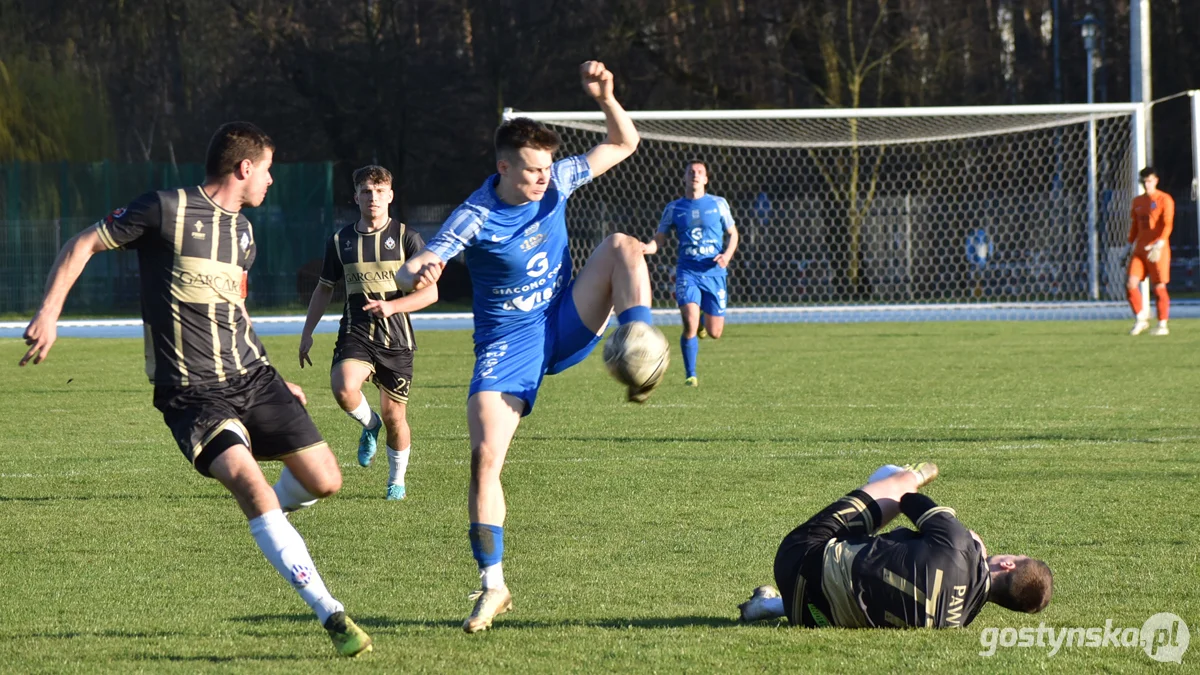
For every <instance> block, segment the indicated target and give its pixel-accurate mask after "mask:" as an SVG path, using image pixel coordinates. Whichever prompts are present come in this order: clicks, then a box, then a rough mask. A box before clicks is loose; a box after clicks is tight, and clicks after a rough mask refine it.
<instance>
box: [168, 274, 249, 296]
mask: <svg viewBox="0 0 1200 675" xmlns="http://www.w3.org/2000/svg"><path fill="white" fill-rule="evenodd" d="M178 278H179V283H180V284H181V285H183V286H204V287H207V288H212V289H216V290H217V291H226V292H229V293H240V292H241V290H242V280H241V279H235V278H233V277H231V276H229V275H226V274H205V273H202V272H192V271H189V270H179V277H178Z"/></svg>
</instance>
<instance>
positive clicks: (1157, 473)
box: [0, 320, 1200, 673]
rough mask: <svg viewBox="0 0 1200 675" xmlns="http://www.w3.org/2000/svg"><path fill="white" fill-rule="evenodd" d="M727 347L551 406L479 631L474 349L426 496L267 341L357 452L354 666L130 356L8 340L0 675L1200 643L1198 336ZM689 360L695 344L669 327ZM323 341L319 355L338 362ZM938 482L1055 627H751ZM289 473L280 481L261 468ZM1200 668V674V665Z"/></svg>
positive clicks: (518, 474) (894, 338) (422, 667)
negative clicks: (817, 555)
mask: <svg viewBox="0 0 1200 675" xmlns="http://www.w3.org/2000/svg"><path fill="white" fill-rule="evenodd" d="M1126 327H1127V326H1126V325H1125V324H1124V322H1122V323H1117V322H1077V323H933V324H856V325H765V326H741V325H731V326H729V328H728V330H727V335H726V338H725V339H723V340H721V341H720V342H713V341H704V342H702V343H701V349H700V382H701V387H700V388H699V389H696V390H693V389H687V388H684V387H683V386H682V380H683V375H682V369H681V366H680V364H679V359H678V350H677V348H676V349H674V350H673V356H674V359H675V361H674V363H673V364H672V366H671V372H670V375H669V379H668V381H667V383H666V384H665V385H664V386H663V388H662V389H661V390H660V391H659V392H657V393H656V394H655V396H654V397H653V398H652V399H651V403H649V404H648V405H646V406H642V407H638V406H633V405H629V404H625V403H622V401H621V394H620V390H619V387H618V386H617V385H616V384H615V383H613V382H612V381H611V380H609V378H608V376H607V375H606V374H605V372H604V369H603V366H602V364H601V363H600V361H599V359H598V357H597V356H593V357H592V358H591V359H589V360H588V361H586V362H585V363H583V364H581V365H580V366H578V367H576V368H574V369H572V370H570V371H568V372H567V373H564V374H562V375H558V376H555V377H552V378H549V379H548V380H547V382H546V384H545V387H544V389H543V392H542V394H541V397H540V398H539V401H538V407H537V410H536V412H535V413H534V414H533V415H532V416H530V417H528V418H526V420H525V421H524V423H523V425H522V427H521V429H520V431H519V433H518V436H517V439H516V441H515V443H514V445H513V448H512V450H511V452H510V455H509V463H508V465H507V467H506V469H505V472H504V485H505V489H506V491H507V497H508V504H509V518H508V523H507V536H506V560H505V563H506V564H505V572H506V576H507V577H508V581H509V584H510V586H511V587H512V589H513V591H514V594H515V610H514V611H513V613H511V614H509V615H507V616H504V617H501V618H500V619H499V620H498V621H497V624H496V628H495V629H494V630H493V631H491V632H489V633H485V634H481V635H476V636H467V635H465V634H463V632H462V631H461V630H460V629H459V626H460V624H461V622H462V619H463V617H464V616H465V615H466V613H467V612H468V611H469V609H470V603H469V602H468V600H467V599H466V595H467V593H468V592H469V591H470V590H472V589H473V588H475V586H476V585H477V583H478V581H477V578H476V572H475V566H474V562H473V561H472V559H471V556H470V552H469V548H468V545H467V540H466V525H467V523H466V508H465V500H466V483H467V476H468V464H467V458H468V453H467V434H466V426H465V423H464V407H465V406H464V401H465V398H466V382H467V378H468V377H469V374H470V369H471V359H470V338H469V335H468V334H467V333H465V332H455V333H449V332H448V333H431V332H426V333H424V334H422V335H421V336H419V340H420V344H421V347H420V350H419V352H418V354H417V361H416V364H417V374H416V382H415V384H414V386H413V395H412V401H411V404H410V414H409V418H410V421H411V424H412V428H413V437H414V450H413V460H412V465H411V467H410V470H409V481H408V482H409V495H410V497H409V499H408V500H407V501H405V502H403V503H389V502H385V501H384V500H383V499H382V497H383V492H384V482H385V478H386V463H383V462H380V463H378V464H377V465H376V466H373V467H372V468H370V469H361V468H359V467H358V466H357V464H355V462H354V450H355V441H356V439H357V435H358V434H357V431H356V427H355V425H354V423H353V422H352V421H351V420H350V419H348V418H347V417H346V416H345V415H343V414H342V413H341V412H340V411H339V410H338V409H337V408H336V406H335V404H334V401H333V399H332V396H331V395H330V394H329V392H328V390H327V386H328V378H327V374H326V370H325V368H324V367H321V368H316V369H305V370H304V371H300V370H299V369H298V367H297V366H296V365H295V356H294V354H295V352H294V350H295V344H296V339H295V338H268V339H266V340H265V342H266V344H267V347H268V349H269V351H270V352H271V354H272V356H273V357H274V359H275V361H276V363H277V364H278V365H279V366H280V367H281V370H282V371H283V373H284V375H285V376H287V377H289V378H291V379H294V380H295V381H297V382H299V383H301V384H302V385H303V386H304V387H305V389H306V391H307V392H308V396H309V409H310V410H311V412H312V414H313V416H314V418H315V419H316V422H317V425H318V426H319V427H320V428H321V429H322V431H323V432H324V433H325V435H326V436H327V438H328V439H329V440H330V441H331V444H332V445H333V447H334V449H335V451H336V452H337V453H338V455H339V457H340V458H341V461H342V466H343V471H344V474H345V486H344V487H343V489H342V492H341V493H340V494H338V495H337V496H336V497H334V498H332V499H330V500H328V501H327V502H326V503H323V504H320V505H318V506H317V507H315V508H313V509H311V510H309V511H306V512H302V513H299V514H296V515H294V516H293V517H292V520H293V522H294V523H295V524H296V526H297V528H298V529H299V530H300V532H301V533H302V534H303V535H304V536H305V538H306V540H307V542H308V544H309V547H310V549H311V551H312V554H313V557H314V559H315V560H316V562H317V565H318V567H319V568H320V571H321V573H322V575H323V576H324V577H325V579H326V581H327V582H328V584H329V586H330V587H331V589H332V590H333V591H334V593H335V594H336V595H337V596H338V597H339V598H340V599H341V600H343V601H344V602H345V603H346V605H347V607H348V609H349V611H350V613H351V615H352V616H353V617H355V619H356V620H357V621H358V622H359V623H360V624H361V625H363V626H364V627H365V628H366V629H367V630H368V631H370V632H371V633H372V634H373V636H374V637H375V640H376V651H375V652H374V653H373V654H370V655H368V656H367V657H365V658H363V659H361V660H358V661H355V662H341V661H337V660H336V658H335V657H334V655H333V650H332V648H331V647H330V645H329V644H328V641H327V638H326V637H325V635H324V632H323V631H322V630H320V628H319V626H318V625H317V624H316V621H315V620H314V619H313V618H312V617H311V615H310V613H309V612H308V609H307V607H305V606H304V605H303V603H302V602H301V601H300V600H299V598H297V597H296V596H295V594H294V593H293V592H292V591H291V589H290V588H289V587H288V586H287V585H286V584H285V583H284V582H283V581H282V580H281V579H279V578H278V576H277V575H276V574H275V572H274V570H273V569H272V568H271V567H270V566H269V565H268V564H267V563H266V562H265V561H264V560H263V559H262V557H261V555H260V554H259V553H258V551H257V549H256V548H255V546H254V543H253V541H252V540H251V538H250V536H249V533H248V531H247V528H246V524H245V521H244V519H243V518H242V517H241V515H240V513H239V511H238V509H237V507H236V506H235V505H234V504H233V502H232V500H231V499H230V498H229V497H228V496H227V495H226V494H225V493H224V491H223V490H222V488H221V487H220V486H219V485H218V484H216V483H215V482H213V481H210V480H206V479H203V478H201V477H200V476H198V475H197V474H195V473H194V472H193V471H192V470H191V469H190V468H189V467H188V465H187V463H186V462H185V461H184V460H183V459H182V456H181V455H180V453H179V451H178V450H177V449H176V448H175V446H174V444H173V443H172V441H171V439H170V436H169V434H168V432H167V430H166V428H165V427H164V426H163V425H162V422H161V418H160V417H159V416H158V413H157V412H156V411H155V410H154V409H153V408H152V407H151V405H150V397H151V390H150V387H149V386H148V385H147V384H146V383H145V381H144V379H143V377H142V375H141V372H142V364H141V350H142V347H141V343H140V341H134V340H106V341H99V340H92V341H88V340H62V341H60V342H59V344H58V345H57V346H56V347H55V349H54V352H53V353H52V354H51V357H50V359H49V360H48V361H47V362H46V363H44V364H42V365H40V366H37V367H26V368H25V369H18V368H17V367H16V366H15V363H16V361H17V360H18V358H19V356H20V354H21V353H23V349H24V348H23V346H22V345H21V344H20V343H19V342H18V341H17V340H4V341H0V363H3V366H0V372H3V373H4V376H3V379H2V382H3V384H4V386H3V388H2V389H0V411H3V414H2V415H0V439H2V440H0V541H2V544H0V589H2V592H0V664H3V665H0V670H6V671H11V672H23V673H24V672H62V671H87V672H95V671H120V672H128V671H134V670H142V671H153V672H189V673H190V672H195V671H208V670H221V671H240V672H256V673H257V672H287V673H294V672H317V671H337V672H395V671H398V670H404V671H418V670H419V671H437V672H463V671H465V672H488V671H509V672H522V673H524V672H555V673H557V672H568V671H570V672H588V673H591V672H598V671H641V672H647V671H656V672H681V671H689V672H717V671H757V672H763V671H766V672H870V673H883V672H893V671H898V670H909V669H918V668H919V669H923V670H929V671H934V672H995V671H1005V672H1013V671H1016V670H1017V669H1021V670H1028V669H1044V670H1048V671H1053V672H1076V671H1092V672H1094V671H1109V672H1116V671H1121V672H1124V671H1137V670H1150V669H1151V668H1154V667H1158V664H1157V663H1155V662H1153V661H1151V660H1150V659H1149V658H1148V657H1147V656H1146V655H1145V654H1144V653H1143V652H1142V651H1141V650H1140V649H1122V648H1106V649H1085V648H1074V649H1064V650H1063V651H1062V652H1061V653H1059V654H1058V655H1056V656H1054V657H1052V658H1050V657H1047V652H1048V648H1042V649H1036V648H1035V649H1000V650H999V653H997V654H996V655H995V656H993V657H991V658H984V657H981V656H979V654H978V652H980V651H981V646H980V633H981V630H982V629H984V628H986V627H1023V626H1032V627H1034V628H1036V627H1037V626H1038V624H1039V622H1045V623H1046V624H1047V625H1049V626H1054V627H1074V626H1079V627H1090V626H1103V625H1104V622H1105V619H1112V620H1113V622H1114V624H1116V625H1118V626H1132V627H1140V626H1141V625H1142V623H1143V622H1144V621H1145V620H1146V619H1147V618H1148V617H1150V616H1151V615H1153V614H1155V613H1157V612H1173V613H1175V614H1178V615H1180V616H1182V617H1183V618H1184V619H1185V620H1187V621H1188V622H1189V624H1190V626H1191V627H1192V634H1193V635H1196V634H1197V632H1198V630H1200V592H1198V589H1200V584H1197V582H1196V579H1197V577H1196V574H1197V569H1198V566H1200V544H1198V543H1197V542H1198V539H1200V527H1198V526H1197V521H1196V516H1197V511H1196V503H1197V496H1198V495H1200V490H1198V489H1197V474H1198V473H1200V432H1198V431H1197V428H1196V405H1195V403H1194V401H1195V395H1196V390H1197V383H1198V382H1200V322H1198V321H1187V320H1182V321H1174V322H1172V331H1173V332H1172V334H1171V336H1170V337H1168V338H1165V339H1158V338H1151V337H1141V338H1137V339H1132V338H1129V337H1128V336H1127V335H1125V334H1124V331H1125V329H1126ZM667 333H668V336H669V337H670V338H671V341H672V343H673V344H674V342H675V336H676V335H677V331H676V329H674V328H672V329H669V330H668V331H667ZM331 338H332V336H328V335H321V336H318V338H317V340H318V341H317V345H316V349H315V352H314V353H318V354H322V355H323V356H322V360H325V359H327V358H328V354H329V353H330V352H331V350H332V340H331ZM915 460H934V461H936V462H938V464H939V465H940V466H941V467H942V476H941V478H940V479H939V480H938V481H937V482H936V483H934V484H933V485H932V486H930V488H928V490H927V492H928V493H929V494H930V495H931V496H933V497H934V499H936V500H938V501H939V502H941V503H945V504H948V505H950V506H953V507H955V508H956V509H957V510H958V513H959V515H960V517H961V518H962V519H963V520H964V521H965V522H966V523H967V524H968V525H969V526H970V527H972V528H973V529H975V530H976V531H978V532H979V533H980V534H981V535H982V536H983V538H984V540H985V541H986V542H987V543H988V546H989V549H990V550H991V551H993V552H1022V553H1028V554H1030V555H1034V556H1037V557H1040V558H1044V559H1046V560H1047V561H1049V563H1050V565H1051V567H1052V568H1053V569H1054V572H1055V582H1056V594H1055V598H1054V601H1053V602H1052V603H1051V605H1050V607H1049V608H1048V609H1047V610H1046V612H1044V613H1043V614H1042V615H1039V616H1026V615H1018V614H1014V613H1010V612H1008V611H1006V610H1004V609H1001V608H998V607H995V606H988V607H987V608H985V609H984V611H983V612H982V614H980V616H979V617H978V618H977V619H976V621H975V623H973V624H972V625H971V626H970V627H968V628H966V629H964V630H958V631H941V632H935V631H924V630H922V631H886V630H878V631H845V630H803V629H794V628H787V627H784V626H781V625H778V624H776V625H756V626H739V625H737V624H736V623H734V621H733V617H734V616H735V615H736V609H735V605H736V604H737V603H738V602H740V601H741V600H743V599H744V598H745V596H746V595H747V594H748V593H749V591H750V589H751V588H753V587H754V586H756V585H759V584H762V583H769V582H772V579H771V562H772V559H773V556H774V552H775V548H776V546H777V545H778V542H779V540H780V539H781V538H782V536H783V535H784V534H785V533H786V532H787V531H788V530H789V529H791V527H793V526H794V525H795V524H797V523H798V522H800V521H801V520H803V519H805V518H806V517H807V516H808V515H810V514H811V513H812V512H815V511H816V510H817V509H819V508H820V507H822V506H824V505H825V504H826V503H828V502H830V501H832V500H833V499H835V498H836V497H838V496H840V495H841V494H843V493H845V492H847V491H848V490H850V489H851V488H853V487H855V486H856V485H857V484H859V483H860V482H861V481H862V479H863V478H864V477H865V476H867V475H868V474H869V473H870V472H871V471H872V470H873V469H874V468H876V467H877V466H879V465H880V464H883V463H886V462H907V461H915ZM264 467H265V470H266V471H267V474H268V478H270V479H272V480H273V479H274V477H275V476H276V475H277V472H278V465H264ZM1196 649H1200V647H1197V648H1194V649H1193V650H1192V651H1191V652H1189V653H1188V654H1185V656H1184V663H1185V664H1188V663H1193V662H1195V661H1196V660H1197V659H1200V654H1197V653H1196Z"/></svg>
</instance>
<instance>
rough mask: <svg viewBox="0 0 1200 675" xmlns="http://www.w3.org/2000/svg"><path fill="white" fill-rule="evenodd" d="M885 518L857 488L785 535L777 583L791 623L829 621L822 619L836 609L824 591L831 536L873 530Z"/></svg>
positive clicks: (777, 559) (777, 561) (777, 556)
mask: <svg viewBox="0 0 1200 675" xmlns="http://www.w3.org/2000/svg"><path fill="white" fill-rule="evenodd" d="M882 519H883V513H882V511H880V509H879V505H878V504H876V503H875V500H874V499H872V498H871V496H870V495H868V494H867V493H865V492H863V491H862V490H855V491H853V492H851V493H850V494H848V495H846V496H845V497H842V498H841V499H839V500H837V501H836V502H834V503H832V504H830V505H829V506H826V507H825V508H824V509H821V511H820V512H819V513H817V515H815V516H813V517H812V518H809V519H808V520H806V521H804V523H802V524H801V525H800V526H799V527H797V528H796V529H794V530H792V531H791V532H790V533H788V535H787V536H786V537H784V538H783V542H782V543H780V544H779V551H778V552H777V553H776V554H775V585H776V586H778V587H779V594H780V595H781V596H783V607H784V609H785V610H787V617H788V621H789V622H790V623H792V624H793V625H804V626H809V627H815V626H822V625H828V624H827V623H822V622H823V621H827V617H830V616H832V612H831V611H830V608H829V603H828V601H826V600H825V595H824V593H822V592H821V570H822V568H823V567H824V564H825V546H826V544H828V543H829V542H830V540H841V539H848V538H850V537H857V536H862V535H866V534H873V533H874V532H875V530H876V529H878V527H879V522H880V521H881V520H882ZM798 591H799V597H797V592H798ZM814 610H815V611H814Z"/></svg>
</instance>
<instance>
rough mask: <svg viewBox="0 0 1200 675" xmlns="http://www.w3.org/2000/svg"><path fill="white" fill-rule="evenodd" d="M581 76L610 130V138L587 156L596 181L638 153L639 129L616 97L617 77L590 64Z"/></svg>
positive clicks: (598, 64) (596, 62)
mask: <svg viewBox="0 0 1200 675" xmlns="http://www.w3.org/2000/svg"><path fill="white" fill-rule="evenodd" d="M579 74H580V76H581V77H582V79H583V90H584V91H585V92H587V95H588V96H591V97H592V98H593V99H594V100H595V101H596V104H597V105H599V106H600V110H601V111H602V112H603V113H604V124H605V126H606V127H607V128H608V136H607V137H606V138H605V139H604V141H602V142H601V143H600V145H597V146H596V147H594V148H592V149H591V150H589V151H588V153H587V160H588V166H590V167H591V170H592V177H593V178H595V177H596V176H599V175H600V174H602V173H604V172H605V171H608V170H609V169H611V168H613V167H614V166H616V165H617V164H620V163H621V162H623V161H625V159H626V158H627V157H629V156H630V155H632V154H633V151H634V150H637V146H638V141H639V140H640V137H639V136H638V132H637V128H636V127H634V126H633V120H631V119H629V113H627V112H625V109H624V108H622V107H621V104H620V103H618V102H617V99H616V97H615V96H614V95H613V74H612V72H611V71H609V70H608V69H607V68H605V67H604V64H603V63H601V62H599V61H586V62H584V63H583V64H582V65H580V66H579Z"/></svg>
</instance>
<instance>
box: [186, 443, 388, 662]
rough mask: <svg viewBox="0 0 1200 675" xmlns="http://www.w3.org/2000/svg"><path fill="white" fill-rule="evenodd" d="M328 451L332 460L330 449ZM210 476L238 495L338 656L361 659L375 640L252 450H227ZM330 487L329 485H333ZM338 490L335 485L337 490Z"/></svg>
mask: <svg viewBox="0 0 1200 675" xmlns="http://www.w3.org/2000/svg"><path fill="white" fill-rule="evenodd" d="M324 450H325V453H326V454H328V455H329V457H330V458H332V453H329V449H328V447H325V448H324ZM302 454H303V453H302ZM333 467H334V470H335V475H336V476H337V479H336V483H337V485H340V484H341V476H340V474H337V473H336V469H337V464H336V462H335V463H334V465H333ZM289 468H291V467H289ZM209 472H210V473H211V474H212V476H213V478H216V479H217V480H218V481H220V482H221V484H222V485H224V486H225V488H226V489H228V490H229V492H230V493H231V494H233V497H234V499H235V500H237V503H238V506H239V507H241V509H242V513H244V514H246V518H247V519H248V520H249V522H250V534H251V536H253V537H254V541H255V543H257V544H258V547H259V549H260V550H261V551H262V553H263V555H264V556H265V557H266V558H267V560H268V561H269V562H270V563H271V565H272V566H273V567H274V568H275V570H276V571H277V572H279V575H280V576H282V577H283V578H284V580H286V581H287V582H288V583H290V584H291V585H292V588H294V589H296V592H297V593H299V595H300V597H301V598H302V599H303V600H304V602H305V603H307V604H308V606H309V607H310V608H312V610H313V612H314V613H316V615H317V619H318V620H319V621H320V622H321V625H322V626H324V627H325V630H326V631H327V632H328V633H329V636H330V638H331V639H332V640H333V644H334V647H335V648H337V650H338V652H339V653H340V654H342V655H344V656H355V655H357V654H359V653H361V652H364V651H368V650H370V649H371V638H370V637H369V636H368V635H367V634H366V633H365V632H364V631H363V630H362V629H360V628H359V627H358V626H356V625H355V624H354V622H353V621H351V620H350V618H349V617H347V616H346V613H345V608H344V607H343V606H342V603H340V602H338V601H337V600H336V599H335V598H334V597H333V596H332V595H331V594H330V593H329V589H327V588H326V587H325V582H324V581H323V580H322V579H321V575H320V574H319V573H318V572H317V568H316V565H315V564H313V561H312V557H311V556H310V555H309V553H308V547H307V546H306V545H305V544H304V539H303V538H301V536H300V533H299V532H297V531H296V529H295V528H294V527H292V525H291V523H289V522H288V520H287V518H285V517H284V515H283V512H282V511H281V510H280V508H279V502H278V501H277V500H276V498H275V492H274V491H273V490H272V489H271V486H270V485H268V484H267V481H266V479H265V478H264V477H263V475H262V471H261V470H260V469H259V467H258V462H256V461H255V459H254V457H253V456H252V455H251V454H250V450H249V449H248V448H247V447H246V446H245V445H233V446H231V447H229V448H227V449H226V450H225V451H224V452H222V453H221V454H220V455H219V456H218V457H217V458H216V459H214V460H213V461H212V463H211V464H210V465H209ZM324 485H325V486H326V487H328V486H331V485H333V483H332V482H327V483H325V484H324ZM336 489H337V488H336V487H333V491H336ZM330 494H332V492H331V493H330Z"/></svg>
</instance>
